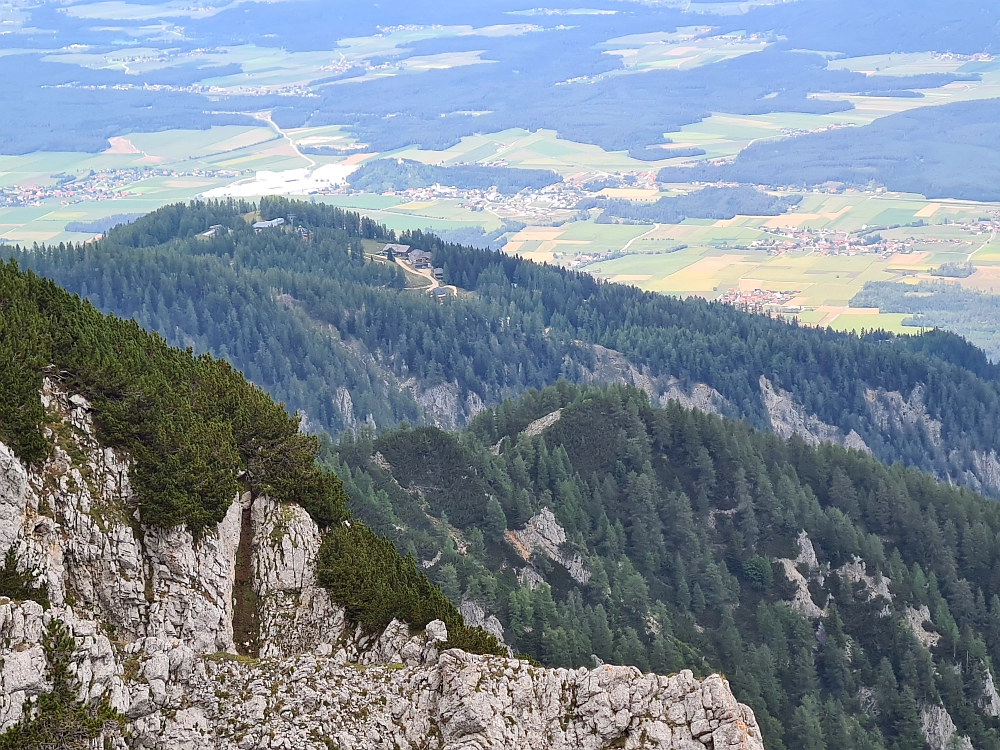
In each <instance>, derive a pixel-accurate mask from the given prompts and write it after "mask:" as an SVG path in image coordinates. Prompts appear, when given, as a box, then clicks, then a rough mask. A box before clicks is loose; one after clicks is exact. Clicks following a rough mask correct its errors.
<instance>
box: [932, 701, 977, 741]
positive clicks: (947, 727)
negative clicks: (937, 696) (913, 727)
mask: <svg viewBox="0 0 1000 750" xmlns="http://www.w3.org/2000/svg"><path fill="white" fill-rule="evenodd" d="M920 727H921V729H923V731H924V738H925V739H926V740H927V744H928V745H930V748H931V750H973V748H972V741H971V740H970V739H969V738H968V737H962V736H960V735H959V734H958V727H956V726H955V722H954V721H952V718H951V716H950V715H949V714H948V712H947V711H946V710H945V709H944V708H942V707H941V706H924V707H923V708H921V709H920Z"/></svg>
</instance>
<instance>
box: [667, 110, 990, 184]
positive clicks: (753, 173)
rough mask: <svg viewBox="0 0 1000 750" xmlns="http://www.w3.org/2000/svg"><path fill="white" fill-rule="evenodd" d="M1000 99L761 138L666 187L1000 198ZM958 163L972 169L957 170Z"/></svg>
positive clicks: (674, 171) (670, 176)
mask: <svg viewBox="0 0 1000 750" xmlns="http://www.w3.org/2000/svg"><path fill="white" fill-rule="evenodd" d="M998 112H1000V99H984V100H982V101H973V102H959V103H956V104H946V105H943V106H940V107H920V108H918V109H913V110H910V111H907V112H901V113H899V114H894V115H889V116H888V117H883V118H881V119H878V120H875V122H873V123H871V124H870V125H866V126H865V127H863V128H853V127H852V128H840V129H837V130H829V131H824V132H821V133H810V134H808V135H804V136H800V137H795V138H784V139H780V140H776V141H759V142H757V143H753V144H751V145H750V146H748V147H747V148H745V149H744V150H743V151H742V152H740V154H739V156H738V157H737V158H736V160H735V161H734V162H733V163H731V164H724V165H720V166H711V165H699V166H696V167H691V168H685V167H674V168H668V169H665V170H663V171H661V172H660V179H662V180H665V181H668V182H687V181H689V180H704V181H706V182H716V181H726V182H742V183H749V184H751V185H759V184H765V185H793V186H798V187H811V186H813V185H820V184H822V183H824V182H827V181H834V182H841V183H845V184H847V185H855V186H868V185H884V186H885V187H887V188H889V189H890V190H899V191H902V192H907V193H919V194H921V195H925V196H927V197H928V198H935V197H937V198H966V199H969V200H977V201H994V200H998V199H1000V190H998V189H997V184H996V180H994V179H993V174H995V172H996V169H997V167H998V165H1000V161H998V156H997V154H998V153H1000V151H998V149H997V134H996V129H995V128H994V127H992V124H993V123H995V122H996V121H997V116H998ZM956 164H963V165H970V166H969V167H968V168H964V169H956V168H955V165H956Z"/></svg>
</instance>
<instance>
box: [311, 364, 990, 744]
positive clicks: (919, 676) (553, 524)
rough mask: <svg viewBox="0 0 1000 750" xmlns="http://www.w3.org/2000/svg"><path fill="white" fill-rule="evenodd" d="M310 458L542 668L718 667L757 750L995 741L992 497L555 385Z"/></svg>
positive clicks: (628, 396) (631, 394) (636, 400)
mask: <svg viewBox="0 0 1000 750" xmlns="http://www.w3.org/2000/svg"><path fill="white" fill-rule="evenodd" d="M329 465H330V466H331V467H333V468H335V469H336V471H337V473H338V474H339V475H340V476H341V477H343V479H344V482H345V488H346V490H347V492H348V494H349V495H350V496H351V500H352V501H351V505H350V507H351V508H352V509H353V510H354V511H355V513H357V514H358V515H359V517H361V518H363V519H365V520H366V521H367V522H368V523H370V524H371V525H372V526H373V528H375V529H376V530H378V531H379V532H381V533H384V534H386V535H387V536H389V537H390V538H392V539H394V540H395V542H396V544H397V547H398V548H399V549H400V550H402V551H408V552H410V553H411V554H413V555H414V556H415V557H416V558H417V559H419V560H421V566H422V567H423V568H424V569H425V570H427V572H428V575H429V576H430V577H431V579H432V580H434V581H436V582H437V583H439V584H440V586H441V587H442V589H443V590H444V592H445V593H446V594H447V595H448V596H449V597H451V598H452V600H453V601H455V602H456V603H457V604H459V605H460V606H461V608H462V611H463V613H465V615H466V617H467V619H470V621H474V622H481V623H483V624H484V626H485V627H487V628H489V629H491V630H493V631H495V632H497V633H498V634H501V633H502V634H503V635H504V637H505V638H506V639H507V640H508V642H510V643H512V644H513V645H514V646H515V647H516V648H518V649H522V650H524V651H526V652H527V653H529V654H531V655H532V656H534V657H535V658H537V659H539V660H540V661H542V662H543V663H546V664H551V665H565V666H570V665H573V666H578V665H592V664H594V663H600V662H601V661H602V660H608V661H614V662H620V663H626V664H634V665H636V666H638V667H639V668H640V669H649V668H652V669H654V670H656V671H663V672H672V671H676V670H678V669H681V668H682V667H686V668H690V669H693V670H695V671H696V672H700V673H701V674H708V673H709V672H711V671H714V670H722V671H724V672H725V674H726V675H728V677H729V679H730V680H731V681H732V684H733V689H734V691H735V693H736V695H737V697H738V699H740V700H742V701H745V702H747V703H748V704H749V705H750V706H751V707H752V708H753V709H754V711H755V714H756V716H757V719H758V721H759V722H760V725H761V728H762V731H763V734H764V739H765V744H766V745H767V747H768V748H771V749H773V748H782V747H785V748H789V749H790V750H793V749H794V750H799V749H802V750H822V749H823V748H829V749H830V750H834V748H836V750H845V749H848V748H886V749H888V748H898V749H899V750H904V749H905V750H913V749H914V748H927V747H929V748H931V750H945V748H952V747H966V748H968V747H975V748H977V749H978V750H983V749H985V748H998V747H1000V735H998V730H1000V697H998V695H997V692H996V689H995V687H994V684H995V683H994V674H995V672H994V665H996V664H1000V546H998V544H997V539H998V538H1000V504H997V503H996V502H995V501H993V500H988V499H985V498H983V497H981V496H979V495H976V494H974V493H972V492H970V491H968V490H966V489H959V488H955V487H952V486H948V485H945V484H938V483H936V482H935V481H934V480H933V479H932V478H930V477H928V476H927V475H923V474H921V473H919V472H917V471H916V470H914V469H907V468H904V467H902V466H901V465H898V464H897V465H895V466H892V467H888V466H886V465H884V464H881V463H879V462H878V461H876V460H875V459H874V458H872V457H871V456H870V455H869V454H868V453H866V452H865V451H864V450H860V449H855V450H848V449H845V448H843V447H840V446H837V445H833V444H831V443H829V442H825V443H822V444H820V445H810V444H808V443H807V442H806V441H805V440H803V439H802V438H800V437H798V436H793V437H791V438H790V439H788V440H784V439H782V438H781V437H779V436H776V435H774V434H771V433H766V432H758V431H756V430H754V429H753V428H752V427H751V426H750V425H749V424H747V423H746V422H737V421H727V420H724V419H722V418H719V417H717V416H714V415H710V414H706V413H704V412H702V411H698V410H686V409H684V408H683V407H681V406H680V405H679V404H678V403H676V402H672V403H670V404H668V406H667V407H666V408H665V409H660V408H653V407H651V406H650V405H649V403H648V397H647V395H646V394H645V393H643V392H642V391H639V390H636V389H633V388H628V387H610V388H607V389H597V388H588V387H579V386H574V385H571V384H569V383H565V382H562V383H559V384H558V385H557V386H555V387H553V388H549V389H546V390H543V391H541V392H531V393H528V394H526V395H525V396H524V397H523V398H521V399H520V400H519V401H516V402H515V401H510V402H505V403H504V404H503V405H502V406H500V407H498V408H497V409H491V410H488V411H486V412H484V413H482V414H480V415H479V416H478V417H476V419H475V420H473V422H472V423H471V425H470V426H469V427H468V428H467V429H466V430H464V431H463V432H461V433H457V434H456V433H445V432H442V431H440V430H437V429H435V428H428V427H421V428H415V429H404V430H400V431H395V432H389V433H383V434H381V435H379V436H377V437H376V436H374V435H372V434H362V435H361V436H358V437H350V436H349V437H345V438H343V439H342V441H341V443H340V444H339V446H338V447H337V449H336V451H335V452H334V454H333V455H332V456H331V458H330V459H329ZM970 742H971V745H970Z"/></svg>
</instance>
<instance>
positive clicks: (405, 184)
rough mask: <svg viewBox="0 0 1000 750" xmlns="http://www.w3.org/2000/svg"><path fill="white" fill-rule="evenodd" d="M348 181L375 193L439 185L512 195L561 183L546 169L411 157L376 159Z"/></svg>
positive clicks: (349, 177) (352, 174)
mask: <svg viewBox="0 0 1000 750" xmlns="http://www.w3.org/2000/svg"><path fill="white" fill-rule="evenodd" d="M347 182H348V183H349V184H350V186H351V187H353V188H354V189H355V190H367V191H369V192H372V193H381V192H384V191H386V190H409V189H410V188H421V187H429V186H431V185H437V184H440V185H448V186H451V187H455V188H458V189H459V190H489V189H490V188H491V187H495V188H496V189H497V192H499V193H503V194H507V195H512V194H514V193H517V192H520V191H521V190H524V189H525V188H532V189H533V190H540V189H541V188H543V187H548V186H549V185H554V184H555V183H557V182H562V178H561V177H560V176H559V175H557V174H556V173H555V172H552V171H550V170H547V169H514V168H512V167H480V166H477V165H474V164H471V165H456V166H451V167H437V166H433V165H430V164H422V163H421V162H419V161H413V160H412V159H376V160H374V161H369V162H366V163H365V164H363V165H362V166H361V167H360V168H359V169H357V170H356V171H354V172H352V173H351V174H350V175H349V176H348V178H347Z"/></svg>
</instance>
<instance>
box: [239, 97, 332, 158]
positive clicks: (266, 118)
mask: <svg viewBox="0 0 1000 750" xmlns="http://www.w3.org/2000/svg"><path fill="white" fill-rule="evenodd" d="M241 114H245V115H249V116H250V117H252V118H253V119H255V120H261V121H263V122H266V123H267V124H268V126H269V127H270V128H271V130H273V131H274V132H275V133H277V134H278V135H279V136H281V137H282V138H284V139H285V140H286V141H288V145H289V146H291V147H292V150H293V151H294V152H295V153H296V154H298V155H299V156H301V157H302V158H303V159H305V160H306V161H307V162H309V167H310V168H311V169H314V168H315V167H316V166H317V165H316V161H315V160H314V159H310V158H309V157H308V156H306V155H305V154H303V153H302V152H301V151H300V150H299V147H298V146H297V145H296V144H295V141H293V140H292V139H291V137H290V136H289V135H288V133H286V132H285V131H284V130H282V129H281V128H279V127H278V123H276V122H275V121H274V119H273V118H272V117H271V110H265V111H264V112H243V113H241Z"/></svg>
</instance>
